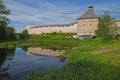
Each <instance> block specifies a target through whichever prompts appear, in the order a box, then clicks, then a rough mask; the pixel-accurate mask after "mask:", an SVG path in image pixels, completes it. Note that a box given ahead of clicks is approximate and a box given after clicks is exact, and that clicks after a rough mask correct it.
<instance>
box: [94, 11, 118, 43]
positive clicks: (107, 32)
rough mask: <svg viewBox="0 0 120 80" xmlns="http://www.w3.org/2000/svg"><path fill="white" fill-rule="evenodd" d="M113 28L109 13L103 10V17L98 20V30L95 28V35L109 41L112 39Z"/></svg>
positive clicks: (113, 24)
mask: <svg viewBox="0 0 120 80" xmlns="http://www.w3.org/2000/svg"><path fill="white" fill-rule="evenodd" d="M115 30H116V25H115V23H114V22H113V21H112V18H111V17H110V15H108V13H107V12H105V13H104V16H103V18H102V19H101V20H100V22H99V25H98V30H96V36H97V37H101V38H102V40H103V41H110V40H112V39H114V36H115Z"/></svg>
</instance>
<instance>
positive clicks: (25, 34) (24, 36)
mask: <svg viewBox="0 0 120 80" xmlns="http://www.w3.org/2000/svg"><path fill="white" fill-rule="evenodd" d="M19 39H24V40H27V39H28V31H27V30H24V31H22V33H21V34H20V35H19Z"/></svg>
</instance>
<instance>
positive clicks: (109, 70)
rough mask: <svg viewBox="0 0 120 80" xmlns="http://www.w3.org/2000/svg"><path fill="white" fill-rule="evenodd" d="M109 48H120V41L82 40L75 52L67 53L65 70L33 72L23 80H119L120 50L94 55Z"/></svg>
mask: <svg viewBox="0 0 120 80" xmlns="http://www.w3.org/2000/svg"><path fill="white" fill-rule="evenodd" d="M109 48H110V49H111V48H120V41H118V40H116V41H112V42H107V43H103V42H101V41H100V40H99V39H85V40H81V41H80V42H79V45H78V46H77V47H75V48H74V50H69V51H67V54H66V55H67V62H68V65H67V66H65V67H64V68H63V69H60V70H56V69H52V70H51V71H48V72H42V73H41V72H37V71H33V72H32V73H30V74H29V75H27V76H26V77H24V78H22V79H21V80H119V79H120V56H119V55H120V50H119V49H118V50H112V51H107V52H104V53H101V54H94V52H99V51H101V50H105V49H109Z"/></svg>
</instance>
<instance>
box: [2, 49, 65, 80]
mask: <svg viewBox="0 0 120 80" xmlns="http://www.w3.org/2000/svg"><path fill="white" fill-rule="evenodd" d="M62 53H64V51H63V50H51V49H42V48H40V47H36V48H33V47H29V48H27V49H26V50H24V49H23V48H20V47H16V48H15V49H0V80H4V79H5V80H19V79H20V78H21V77H24V76H26V75H27V74H28V73H30V72H31V71H33V70H36V71H40V72H43V71H48V70H50V69H52V68H56V69H60V68H62V67H63V66H65V65H66V61H65V62H61V61H60V58H59V57H58V56H59V55H60V54H62ZM53 54H54V55H53ZM50 55H51V56H50Z"/></svg>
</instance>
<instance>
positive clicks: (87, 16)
mask: <svg viewBox="0 0 120 80" xmlns="http://www.w3.org/2000/svg"><path fill="white" fill-rule="evenodd" d="M90 18H98V16H97V15H96V14H95V12H94V10H93V6H92V5H90V6H89V9H88V11H87V12H85V13H84V14H83V15H82V16H81V17H80V18H78V19H77V20H80V19H90Z"/></svg>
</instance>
